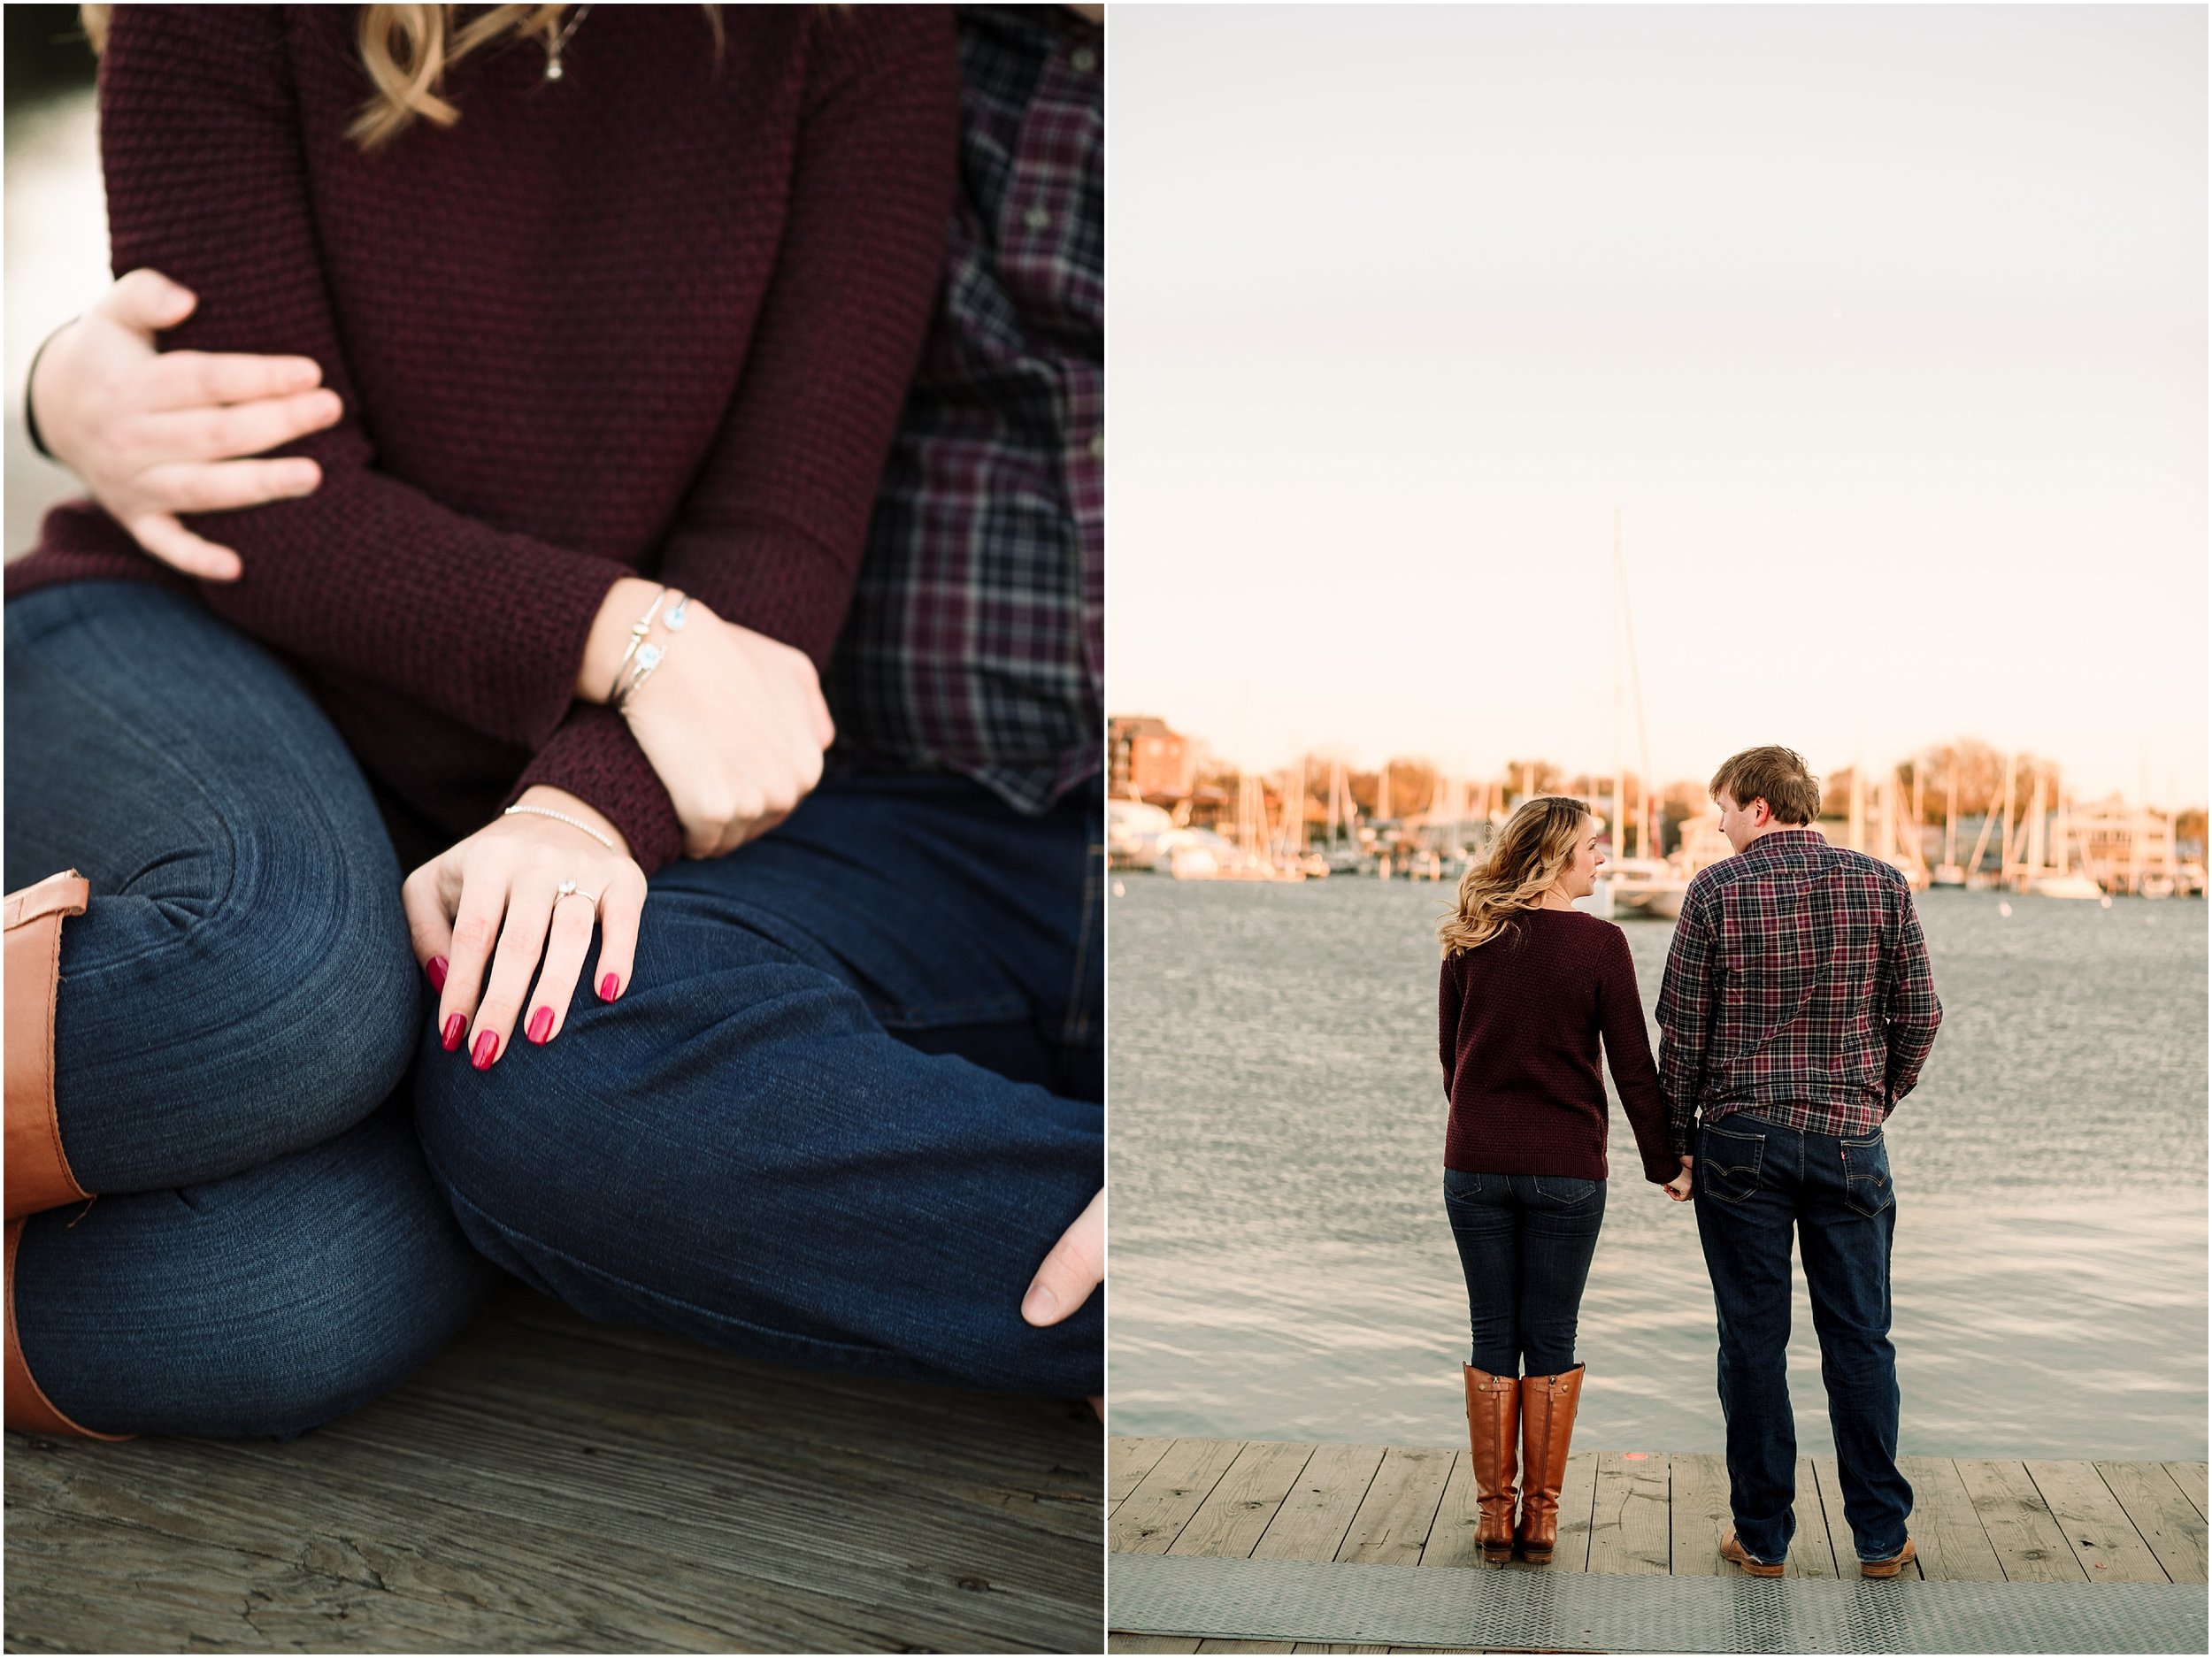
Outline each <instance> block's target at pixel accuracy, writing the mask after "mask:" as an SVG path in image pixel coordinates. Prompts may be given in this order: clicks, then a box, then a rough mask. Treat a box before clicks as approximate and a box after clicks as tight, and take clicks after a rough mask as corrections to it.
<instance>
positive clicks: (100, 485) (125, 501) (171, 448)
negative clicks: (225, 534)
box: [30, 270, 343, 581]
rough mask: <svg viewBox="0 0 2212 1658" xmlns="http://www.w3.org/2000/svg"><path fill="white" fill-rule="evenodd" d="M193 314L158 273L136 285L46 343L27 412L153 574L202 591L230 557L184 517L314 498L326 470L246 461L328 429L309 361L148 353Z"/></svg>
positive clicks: (121, 287)
mask: <svg viewBox="0 0 2212 1658" xmlns="http://www.w3.org/2000/svg"><path fill="white" fill-rule="evenodd" d="M197 303H199V301H198V298H197V296H195V295H194V294H193V292H192V291H191V290H190V289H189V288H180V287H179V286H178V285H177V284H176V283H174V282H172V281H171V280H169V279H168V278H167V277H165V276H164V275H162V274H161V273H160V272H158V271H151V270H138V271H133V272H130V273H129V274H128V275H127V276H126V277H124V278H123V279H122V280H120V281H119V282H117V283H116V285H115V286H114V287H113V288H110V289H109V290H108V291H107V292H106V293H105V294H104V295H103V296H101V297H100V300H99V302H98V303H96V304H95V305H94V306H93V307H92V309H91V310H90V311H87V312H85V314H84V315H83V316H81V317H80V318H78V319H76V320H75V321H74V322H72V323H69V324H67V325H66V326H64V327H63V328H61V329H60V330H59V331H58V332H57V333H56V334H54V335H53V337H52V338H51V339H50V340H49V341H48V342H46V346H45V349H44V350H43V351H42V352H41V354H40V356H39V359H38V366H37V367H36V369H35V371H34V372H33V373H32V376H31V391H30V397H31V409H32V411H33V414H34V416H35V418H36V419H37V422H38V431H39V436H40V438H41V439H42V440H43V441H44V442H45V445H46V447H47V449H49V450H50V452H51V453H52V454H53V456H54V457H55V458H56V459H57V460H58V461H60V462H61V463H62V464H63V465H65V466H66V467H68V468H69V470H70V471H72V472H75V473H76V474H77V476H78V477H79V478H81V479H82V480H84V485H85V487H86V488H87V489H88V490H89V491H90V492H91V494H92V498H93V499H94V500H95V501H96V502H98V503H100V504H101V505H102V506H103V507H104V508H106V509H107V510H108V512H109V514H110V516H111V517H112V518H114V519H115V521H116V522H117V523H119V524H120V525H121V526H123V527H124V528H125V529H126V530H127V531H129V532H130V533H131V536H132V538H133V539H134V541H137V543H138V544H139V545H140V546H141V547H142V548H144V549H146V550H147V551H148V552H149V553H151V554H152V555H153V556H154V557H156V558H158V559H160V560H161V561H162V563H164V564H169V565H172V566H173V567H174V568H176V569H178V570H180V571H182V572H184V573H185V574H186V575H188V576H196V577H198V578H199V579H200V580H203V581H235V580H238V577H239V575H240V573H241V572H242V570H243V568H244V566H242V564H240V563H239V560H238V555H237V554H236V553H234V552H233V551H232V550H231V549H229V548H227V547H222V546H219V545H217V544H216V543H215V542H213V541H205V540H203V539H202V538H201V537H199V536H197V535H195V534H193V533H192V532H191V531H189V530H188V529H186V528H185V527H184V526H183V525H182V524H180V523H179V522H178V521H177V514H179V513H180V512H219V511H223V510H227V509H230V508H234V507H250V506H257V505H259V504H260V503H263V502H265V501H280V500H285V499H288V498H289V497H291V496H295V495H311V494H312V493H314V491H315V489H316V488H317V487H319V485H320V484H321V483H322V469H321V468H320V467H319V466H317V465H316V464H315V463H314V462H313V461H311V460H308V459H306V458H305V457H300V456H291V457H285V458H284V459H281V460H244V459H240V458H238V457H242V456H250V455H258V454H260V453H261V452H262V451H263V450H265V449H275V448H278V447H279V446H280V445H282V444H286V443H289V442H290V441H292V440H293V439H295V438H297V437H302V436H304V435H305V434H308V433H310V432H319V431H320V430H322V429H323V428H324V427H325V426H334V425H335V424H336V423H337V421H338V418H339V416H340V415H341V414H342V412H343V411H342V406H341V405H340V403H339V401H338V396H337V394H336V393H334V392H331V391H326V390H323V389H320V386H321V381H322V377H323V372H322V368H321V366H320V365H319V364H317V363H316V362H315V360H314V359H313V358H312V357H252V356H246V355H242V354H241V355H213V354H211V353H208V352H204V351H168V352H161V351H157V350H156V349H155V348H154V335H155V334H157V333H159V332H160V331H161V330H162V329H165V328H173V327H175V326H177V325H178V324H179V323H180V322H182V321H183V320H184V319H186V318H187V317H188V316H190V315H191V314H192V308H193V307H194V306H195V305H196V304H197Z"/></svg>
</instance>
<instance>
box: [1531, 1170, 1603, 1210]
mask: <svg viewBox="0 0 2212 1658" xmlns="http://www.w3.org/2000/svg"><path fill="white" fill-rule="evenodd" d="M1529 1185H1530V1186H1532V1187H1534V1188H1535V1192H1536V1195H1537V1196H1538V1197H1540V1198H1542V1199H1543V1200H1544V1201H1546V1202H1547V1203H1549V1204H1552V1205H1554V1206H1555V1207H1556V1208H1559V1209H1579V1208H1581V1207H1582V1205H1584V1204H1585V1203H1587V1202H1588V1201H1590V1200H1591V1199H1592V1198H1593V1197H1594V1196H1595V1195H1596V1194H1597V1189H1598V1183H1597V1182H1596V1181H1595V1180H1578V1179H1576V1178H1574V1177H1573V1176H1572V1175H1565V1174H1536V1175H1531V1176H1530V1177H1529Z"/></svg>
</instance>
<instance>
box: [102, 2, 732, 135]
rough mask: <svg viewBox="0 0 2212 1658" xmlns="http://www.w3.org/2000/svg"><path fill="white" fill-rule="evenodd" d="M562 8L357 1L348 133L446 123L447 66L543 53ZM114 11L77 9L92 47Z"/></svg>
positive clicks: (716, 23) (449, 115) (713, 23)
mask: <svg viewBox="0 0 2212 1658" xmlns="http://www.w3.org/2000/svg"><path fill="white" fill-rule="evenodd" d="M568 9H569V8H568V7H566V6H565V5H504V6H486V7H484V8H483V9H482V10H481V11H480V12H479V13H478V14H477V15H476V16H475V17H472V18H471V19H469V20H468V21H467V22H465V23H462V24H458V25H457V24H456V22H455V19H454V13H455V12H457V11H458V10H459V8H458V7H457V6H449V5H409V6H362V7H361V8H360V12H361V19H360V25H359V28H358V30H357V38H358V40H359V41H360V44H361V65H362V67H363V68H365V69H366V70H367V71H368V72H369V81H370V84H371V85H373V87H374V88H376V90H375V92H374V93H373V95H372V96H370V99H369V101H368V103H367V104H364V105H363V106H362V109H361V113H360V114H359V115H358V116H357V118H355V120H354V123H353V126H352V127H351V128H349V131H348V134H347V136H349V137H350V138H351V139H352V140H353V141H354V142H356V143H357V144H358V145H360V146H361V148H362V149H363V150H365V151H375V150H381V149H382V148H383V147H384V146H385V145H387V144H388V143H390V142H392V140H394V139H395V138H396V137H398V136H399V135H400V134H402V133H403V132H405V131H406V130H407V129H408V128H409V127H411V126H413V125H414V124H415V122H416V120H417V119H423V120H426V121H428V122H430V123H431V125H433V126H434V127H450V126H452V125H453V123H454V122H456V121H457V120H459V119H461V111H459V110H457V109H456V108H455V107H454V106H453V105H452V104H449V103H448V102H447V101H446V99H445V97H444V96H443V88H444V85H445V75H446V71H447V70H449V69H450V68H451V67H452V66H453V65H455V64H457V63H459V62H460V61H461V59H463V58H465V57H467V56H468V55H469V54H470V53H471V52H472V51H474V50H476V49H477V48H478V47H480V46H483V45H487V44H488V43H489V42H493V41H495V40H499V39H501V38H503V37H509V36H511V37H512V38H513V39H516V40H526V39H529V38H531V37H533V36H534V37H536V38H537V39H539V40H541V41H542V42H544V43H545V46H546V48H547V50H549V51H550V50H551V49H552V45H553V42H554V39H555V37H556V36H557V35H558V34H559V33H560V29H561V23H562V13H564V12H566V11H567V10H568ZM700 9H701V10H702V11H703V12H705V13H706V14H707V26H708V27H710V29H712V30H713V31H714V53H715V57H716V58H717V59H719V58H720V57H721V55H722V43H723V42H722V8H721V7H720V6H718V5H707V6H702V7H701V8H700ZM114 10H115V8H114V7H113V6H111V5H87V6H79V7H78V8H77V12H78V15H79V16H80V17H81V19H83V21H84V32H85V35H86V38H87V39H88V40H90V41H91V42H92V50H94V51H96V52H98V51H102V50H105V49H106V46H107V39H108V23H109V21H110V15H111V13H112V12H114Z"/></svg>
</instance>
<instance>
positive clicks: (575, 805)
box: [515, 783, 630, 857]
mask: <svg viewBox="0 0 2212 1658" xmlns="http://www.w3.org/2000/svg"><path fill="white" fill-rule="evenodd" d="M515 804H516V805H518V806H533V807H535V808H537V809H538V810H541V811H551V812H558V813H560V814H561V815H562V816H563V817H572V818H574V819H575V820H576V821H577V822H578V823H580V824H582V825H586V826H587V827H588V828H589V829H590V830H591V831H592V832H593V833H595V834H601V835H604V836H605V837H606V838H607V840H608V841H609V842H611V844H612V845H613V847H614V849H615V850H616V851H617V852H619V853H620V854H621V855H622V856H624V857H628V856H630V841H629V837H628V836H626V835H625V834H624V833H622V831H621V830H620V829H618V828H617V827H616V826H615V823H614V820H613V819H612V818H611V817H608V816H607V814H606V813H604V812H603V811H601V810H599V809H598V808H597V807H595V806H593V805H591V804H589V803H588V802H585V801H582V800H580V799H578V798H577V797H576V796H575V795H573V794H570V793H569V792H568V791H567V790H566V789H565V788H556V787H553V785H551V784H550V783H533V784H532V785H531V786H530V787H528V788H526V789H525V790H523V791H522V793H521V794H519V795H518V796H517V797H516V799H515Z"/></svg>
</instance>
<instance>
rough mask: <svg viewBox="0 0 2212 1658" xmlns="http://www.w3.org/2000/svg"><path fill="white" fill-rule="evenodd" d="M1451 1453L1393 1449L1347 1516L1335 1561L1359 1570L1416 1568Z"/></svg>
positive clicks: (1417, 1449)
mask: <svg viewBox="0 0 2212 1658" xmlns="http://www.w3.org/2000/svg"><path fill="white" fill-rule="evenodd" d="M1451 1470H1452V1453H1451V1452H1449V1451H1444V1450H1438V1449H1435V1448H1434V1447H1407V1446H1400V1445H1394V1446H1392V1447H1390V1448H1389V1449H1388V1450H1387V1451H1386V1452H1385V1453H1384V1454H1383V1459H1382V1465H1381V1466H1380V1467H1379V1468H1378V1469H1377V1470H1375V1478H1374V1479H1373V1480H1372V1481H1371V1482H1370V1484H1369V1485H1368V1487H1367V1494H1366V1496H1365V1497H1363V1499H1361V1501H1360V1506H1359V1508H1358V1509H1357V1510H1356V1512H1355V1513H1354V1514H1353V1516H1352V1524H1351V1527H1350V1529H1349V1530H1348V1531H1347V1532H1346V1533H1345V1536H1344V1541H1343V1542H1342V1544H1340V1546H1339V1547H1338V1548H1337V1552H1336V1558H1337V1559H1339V1560H1340V1561H1345V1562H1351V1563H1353V1564H1356V1565H1363V1566H1417V1565H1419V1564H1420V1563H1421V1545H1422V1544H1423V1543H1425V1542H1426V1541H1427V1540H1428V1535H1429V1528H1430V1527H1431V1526H1432V1524H1435V1521H1436V1511H1437V1507H1438V1505H1439V1504H1440V1502H1441V1501H1443V1497H1444V1481H1445V1479H1446V1478H1448V1476H1449V1475H1450V1473H1451Z"/></svg>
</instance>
